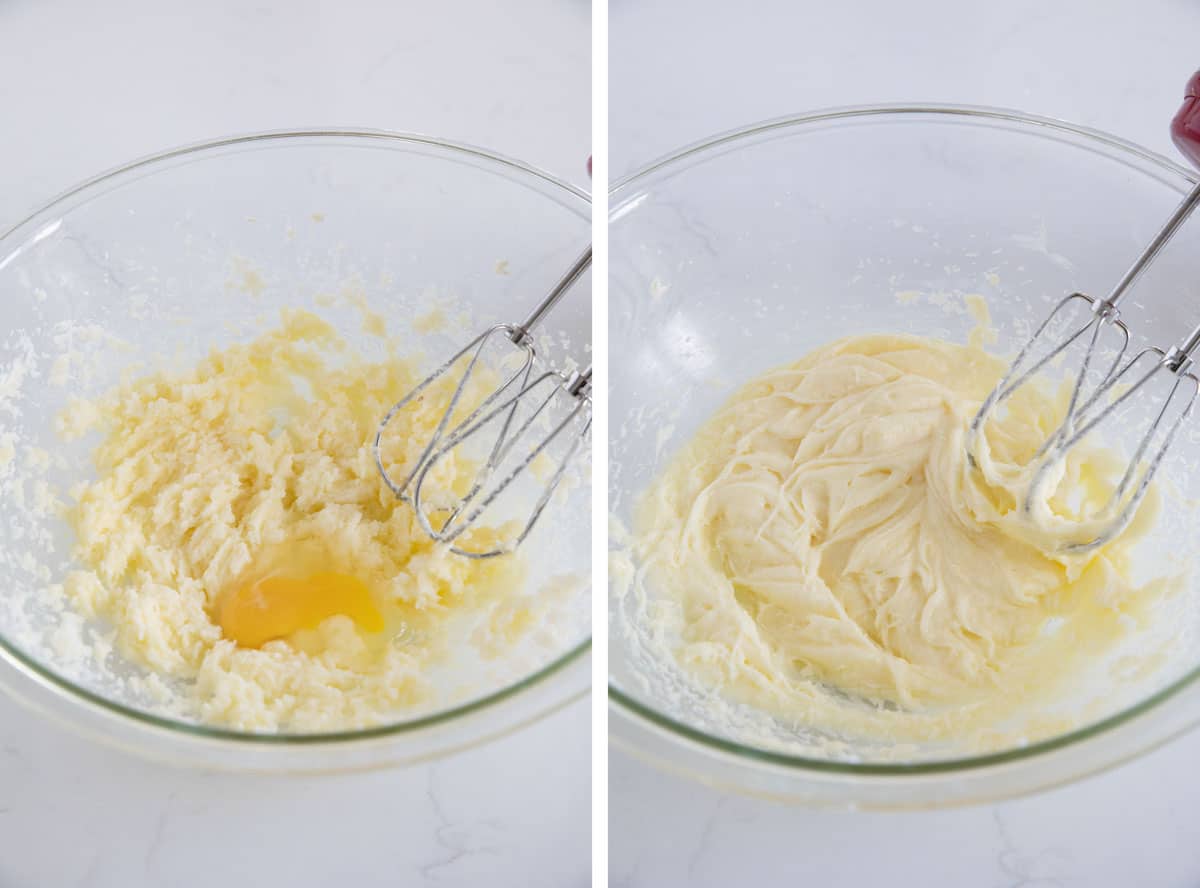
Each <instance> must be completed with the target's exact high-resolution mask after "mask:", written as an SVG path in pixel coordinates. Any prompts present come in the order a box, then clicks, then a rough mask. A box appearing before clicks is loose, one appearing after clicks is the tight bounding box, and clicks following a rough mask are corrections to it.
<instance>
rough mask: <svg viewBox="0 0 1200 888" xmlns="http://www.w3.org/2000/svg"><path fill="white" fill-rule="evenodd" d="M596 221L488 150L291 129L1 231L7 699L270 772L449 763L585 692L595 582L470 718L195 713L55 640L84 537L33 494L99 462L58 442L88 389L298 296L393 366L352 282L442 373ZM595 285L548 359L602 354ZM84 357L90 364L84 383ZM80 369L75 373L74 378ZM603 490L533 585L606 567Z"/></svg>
mask: <svg viewBox="0 0 1200 888" xmlns="http://www.w3.org/2000/svg"><path fill="white" fill-rule="evenodd" d="M590 224H591V220H590V201H589V199H588V196H587V195H586V194H585V193H583V192H581V191H579V190H578V189H576V188H574V187H572V186H570V185H568V184H566V183H564V182H561V181H559V180H557V179H554V178H552V177H551V176H548V175H547V174H545V173H543V172H540V171H538V170H536V169H533V168H531V167H528V166H526V165H524V164H521V163H518V162H515V161H512V160H508V159H506V158H503V157H499V156H496V155H494V154H491V153H488V152H486V151H481V150H479V149H476V148H471V147H467V146H463V145H454V144H449V143H446V142H442V141H439V140H436V139H431V138H427V137H424V136H412V135H400V134H393V133H383V132H344V131H334V132H279V133H265V134H260V135H252V136H245V137H238V138H231V139H225V140H222V141H218V142H211V143H207V144H203V145H196V146H192V147H188V148H182V149H179V150H176V151H171V152H168V153H165V154H161V155H158V156H156V157H151V158H148V159H146V160H141V161H138V162H136V163H132V164H130V165H128V166H125V167H123V168H121V169H119V170H115V171H113V172H111V173H107V174H105V175H102V176H100V177H98V178H96V179H93V180H92V181H90V182H87V183H85V184H83V185H81V186H79V187H78V188H75V189H73V190H71V191H69V192H68V193H66V194H64V195H62V196H61V197H59V198H58V199H56V200H54V201H53V202H52V203H50V204H49V205H48V206H46V207H45V208H44V209H41V210H39V211H38V212H36V213H34V214H33V215H32V216H30V217H29V218H28V219H26V220H25V221H23V222H21V223H20V224H18V225H16V226H15V227H14V228H12V229H11V230H9V231H7V232H6V233H4V234H3V235H2V236H0V321H2V323H3V329H2V330H0V440H2V439H4V438H5V436H8V437H7V440H6V445H7V447H11V448H12V449H11V450H10V451H8V454H9V457H8V458H6V459H4V460H0V463H3V465H0V485H2V489H3V494H0V497H2V498H3V500H4V502H5V508H4V510H3V515H2V516H0V587H2V588H3V589H4V594H3V596H2V597H0V686H3V687H4V688H6V689H7V690H9V691H10V692H11V693H12V694H13V695H14V696H16V697H18V698H20V699H22V700H24V701H26V702H28V703H30V704H32V705H33V706H35V707H36V708H38V709H40V710H42V711H44V712H46V713H48V714H50V715H51V716H54V717H56V718H59V719H62V720H65V721H67V722H69V723H70V724H71V725H73V726H75V727H76V728H79V729H81V730H84V731H87V732H89V733H90V734H93V735H95V736H97V737H100V738H102V739H104V740H106V741H109V742H112V743H115V744H118V745H122V746H127V747H131V748H134V749H137V750H139V751H141V752H143V753H146V754H149V755H152V756H156V757H160V758H165V759H169V760H173V761H179V762H184V763H189V764H194V765H199V766H204V767H218V768H238V769H243V768H246V769H259V770H271V771H294V770H300V771H314V770H349V769H359V768H368V767H372V766H376V765H381V764H385V763H398V762H408V761H416V760H421V759H425V758H430V757H434V756H437V755H441V754H444V753H447V752H449V751H452V750H455V749H458V748H462V747H465V746H469V745H472V744H475V743H478V742H481V741H483V740H485V739H487V738H491V737H494V736H497V735H500V734H503V733H505V732H508V731H511V730H514V729H516V728H518V727H520V726H522V725H524V724H526V723H529V722H531V721H533V720H535V719H537V718H540V717H542V716H544V715H546V714H548V713H550V712H552V711H554V710H556V709H558V708H560V707H562V706H564V705H566V704H567V703H568V702H570V701H572V700H574V699H577V698H579V697H580V696H582V695H583V694H584V693H586V690H587V687H588V683H589V666H588V660H589V657H588V651H589V647H590V626H589V617H588V615H589V613H590V605H589V599H590V589H589V585H590V584H589V582H588V581H587V580H586V579H585V580H584V581H583V582H581V583H579V584H577V586H576V588H575V591H574V592H573V593H572V594H571V596H570V598H571V600H570V601H567V602H566V603H565V607H564V608H563V609H562V611H561V612H560V613H559V614H558V615H557V617H558V619H559V620H560V623H559V624H557V625H556V631H555V632H554V633H543V634H544V635H552V636H553V637H552V640H551V641H549V642H547V641H546V640H545V638H542V639H541V644H540V646H539V647H537V648H536V649H526V647H525V646H519V647H521V649H520V650H514V651H513V652H512V653H511V655H509V654H506V655H505V656H504V662H503V663H502V664H501V666H503V667H504V668H499V669H496V670H495V672H496V674H504V675H505V676H506V677H505V678H503V680H501V679H496V678H492V677H490V676H489V678H488V679H487V681H482V682H481V687H480V688H479V689H478V691H477V692H475V693H473V694H472V695H471V696H469V697H467V698H465V699H461V698H460V700H459V701H458V702H456V703H455V704H454V705H453V706H452V708H446V709H443V710H441V711H425V712H422V713H420V715H419V716H417V717H414V718H409V719H407V720H405V719H399V718H398V720H397V721H395V722H394V723H389V724H386V725H383V726H379V727H373V728H371V729H369V730H361V731H354V732H347V733H339V734H313V735H282V734H268V735H253V734H245V733H239V732H236V731H230V730H225V729H222V728H217V727H212V726H207V725H202V724H193V723H191V722H188V721H184V720H180V719H178V718H175V717H173V716H171V715H170V714H169V713H165V712H164V711H162V710H160V709H159V708H158V707H157V706H156V704H155V703H154V701H153V700H149V699H146V698H143V697H139V696H137V695H134V694H132V693H131V692H130V691H128V690H127V683H125V682H123V681H121V680H120V679H122V678H123V677H127V676H128V675H129V674H130V670H133V669H135V667H132V666H131V665H130V664H128V663H123V662H115V661H113V660H112V658H110V659H109V661H108V664H106V665H105V666H104V667H103V668H98V667H95V666H91V665H88V663H87V662H85V660H86V658H80V657H79V656H77V653H78V652H77V651H73V650H71V649H70V646H69V645H64V644H63V643H62V639H61V638H58V639H57V640H56V632H57V631H58V630H59V629H60V628H61V627H62V626H63V625H64V623H65V622H70V621H73V620H77V619H78V618H77V617H74V616H73V615H72V614H70V613H69V612H68V613H66V614H64V613H63V612H62V611H61V610H60V609H58V608H55V607H52V606H50V605H48V604H47V601H46V599H45V596H44V595H43V593H42V590H43V589H45V588H46V586H47V584H50V583H54V582H57V581H60V580H61V578H62V575H63V573H64V572H65V571H66V570H67V569H68V568H69V567H70V558H69V555H68V554H67V553H69V551H70V545H71V537H70V533H69V530H68V528H67V527H66V525H65V523H64V522H63V521H62V520H61V519H59V518H57V517H55V516H53V515H48V514H46V513H45V510H38V509H37V508H35V506H36V502H35V501H37V500H38V499H39V498H41V499H42V500H43V501H44V498H45V496H44V492H43V493H39V491H44V490H45V489H46V488H47V487H53V488H56V489H57V490H58V491H60V492H61V491H67V490H69V488H70V487H71V486H72V485H73V484H75V483H77V482H78V481H80V480H82V479H84V478H86V477H87V476H88V473H89V472H90V471H91V469H90V466H91V461H90V459H89V456H88V446H89V442H87V441H84V442H80V443H77V444H70V445H68V444H65V443H64V442H63V441H62V440H61V438H60V437H59V435H58V434H57V433H56V432H55V428H54V421H55V417H56V415H57V414H58V413H59V412H60V411H61V409H62V408H63V406H64V405H65V403H66V401H67V399H68V398H69V397H70V396H74V395H83V396H89V395H97V394H100V393H102V392H104V391H106V390H107V389H109V388H110V387H111V386H112V385H113V384H114V383H115V382H117V381H118V380H119V379H120V377H121V374H122V372H123V371H125V370H127V369H128V368H130V367H133V366H135V365H138V364H141V365H143V366H147V365H148V366H150V367H154V366H156V365H158V364H159V363H163V362H171V361H183V362H187V361H194V360H195V359H197V358H199V357H201V356H202V355H204V354H206V353H207V352H208V351H209V350H210V349H211V348H213V347H214V346H221V345H226V344H229V343H231V342H233V341H236V340H239V339H243V338H246V337H251V336H252V335H253V334H254V333H255V331H257V330H260V329H262V327H263V326H264V325H266V326H273V325H274V324H275V323H277V322H278V318H279V310H280V309H281V308H283V307H306V308H309V309H311V310H313V311H315V312H317V313H318V314H321V315H322V316H324V317H325V318H326V319H327V320H329V321H331V322H332V323H333V324H334V325H335V326H336V327H337V328H338V330H339V332H340V333H341V334H342V335H343V336H344V337H345V338H346V339H347V340H348V341H349V342H350V344H351V345H352V346H354V347H355V348H356V349H358V350H359V351H361V352H362V353H364V354H367V355H372V354H374V353H379V356H382V351H381V350H382V348H383V346H382V345H381V343H380V342H379V340H378V339H375V338H371V337H368V336H367V335H366V334H365V332H364V327H365V326H366V325H365V322H364V319H363V318H362V317H361V316H360V314H359V312H358V310H356V309H355V308H354V306H353V304H351V303H352V301H351V300H342V301H340V302H339V301H338V300H336V299H335V300H330V299H329V298H328V296H329V294H337V293H339V292H343V291H344V288H346V287H350V288H351V289H352V290H353V291H354V292H359V293H362V294H364V295H365V297H366V300H367V302H368V303H369V305H370V307H371V309H372V310H373V311H375V312H378V313H379V314H382V315H383V316H384V317H385V318H386V321H387V323H388V332H389V333H390V334H392V335H396V336H399V337H400V338H401V340H402V342H403V344H404V346H406V347H408V346H411V349H412V352H413V353H414V354H419V355H422V356H424V357H425V358H426V359H427V363H429V364H430V365H432V364H433V363H434V362H435V361H436V362H440V360H442V359H443V358H444V357H445V356H447V355H448V354H449V353H451V350H452V347H455V346H457V345H461V344H465V342H466V341H468V340H469V339H470V338H473V336H474V335H475V334H476V333H477V332H478V331H480V330H482V329H484V328H485V327H487V326H490V325H492V324H494V323H497V322H501V321H508V322H514V323H515V322H518V321H520V320H521V319H522V318H523V317H524V316H525V314H526V312H527V311H528V310H529V309H530V308H531V307H532V306H533V305H534V304H535V303H536V302H537V301H538V300H540V298H541V297H542V296H543V295H544V294H545V293H546V292H547V291H548V289H549V288H550V286H552V285H553V284H554V283H555V282H556V281H557V280H558V278H559V276H560V275H561V274H562V273H563V272H564V271H565V270H566V269H567V268H568V267H569V266H570V265H571V263H572V262H573V261H574V259H575V258H576V256H577V255H578V254H579V252H580V250H581V249H582V247H583V246H584V245H586V244H587V243H588V241H589V237H590ZM589 292H590V284H589V283H588V282H587V281H586V280H585V281H584V282H582V283H581V284H578V285H577V287H576V289H575V290H574V291H573V292H572V293H571V294H570V295H569V296H568V297H567V298H566V299H565V300H564V302H563V303H562V304H561V305H560V306H559V307H558V308H557V309H556V311H555V312H554V313H553V314H552V315H551V316H550V318H549V320H548V321H546V322H545V326H544V328H543V329H544V330H545V331H546V332H548V333H549V334H550V336H549V337H548V340H549V341H548V342H547V343H546V344H545V351H543V352H542V356H544V357H545V358H546V359H547V360H548V361H549V362H551V363H561V362H562V361H563V360H564V359H566V358H568V357H570V358H573V359H575V360H576V361H579V362H580V363H587V362H588V354H587V352H588V348H589V345H588V343H590V338H591V336H590V333H591V330H590V327H591V304H590V298H589ZM322 294H324V296H322ZM331 303H332V304H331ZM438 306H442V307H445V308H446V309H447V312H446V313H447V315H448V316H449V317H451V318H456V317H461V316H462V314H463V313H465V315H466V316H467V317H468V318H469V319H468V320H467V321H465V322H459V323H458V324H454V325H452V328H451V329H445V330H442V331H441V332H429V331H428V329H427V327H428V325H421V324H417V325H415V326H414V319H415V318H417V317H418V316H421V315H423V314H424V313H426V312H428V311H430V310H431V309H433V308H435V307H438ZM418 327H420V328H421V329H418ZM97 331H99V332H98V333H97ZM422 331H424V332H422ZM544 338H547V337H544ZM72 354H82V355H83V356H84V358H86V360H85V361H84V363H85V364H86V372H83V371H81V370H80V368H79V366H77V365H72V364H71V363H70V362H71V361H72V360H74V359H73V358H72V357H71V355H72ZM64 355H65V356H66V357H64ZM62 361H67V362H68V363H67V369H73V370H74V371H75V372H74V376H73V377H72V378H70V379H69V380H68V381H67V384H66V385H64V384H63V381H64V380H63V377H62V373H61V372H60V371H61V370H62V369H63V366H62V364H61V362H62ZM56 362H59V363H58V364H56ZM56 377H57V378H56ZM401 394H402V393H400V392H398V393H397V397H399V396H400V395H401ZM7 447H6V449H7ZM31 448H32V449H31ZM30 454H32V456H30ZM38 454H40V462H39V456H38ZM582 474H583V475H585V476H586V472H582ZM588 497H589V491H588V488H587V484H586V483H583V484H581V485H580V486H579V487H578V488H577V489H575V490H574V491H573V492H571V494H570V497H569V499H568V501H567V502H565V503H562V504H560V505H559V506H558V508H556V509H554V510H553V512H548V513H547V515H546V517H545V518H544V519H543V520H542V521H541V523H540V524H539V526H538V528H537V529H536V531H535V533H534V535H533V536H531V537H530V538H529V539H528V540H527V541H526V542H525V544H524V546H523V547H522V552H523V553H525V554H527V555H529V556H530V557H529V558H528V561H529V564H530V567H529V577H528V582H529V583H530V584H541V583H545V582H550V581H553V579H554V578H556V577H561V576H563V575H569V574H575V575H579V576H582V577H587V576H589V572H588V565H589V563H590V558H589V545H590V543H589V537H590V533H589V526H588V519H587V516H588V514H589V510H588V508H587V502H588ZM61 498H63V499H65V494H62V495H61ZM530 588H531V589H533V588H537V586H536V585H531V586H530ZM84 628H85V631H86V630H87V627H84Z"/></svg>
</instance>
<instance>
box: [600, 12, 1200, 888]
mask: <svg viewBox="0 0 1200 888" xmlns="http://www.w3.org/2000/svg"><path fill="white" fill-rule="evenodd" d="M868 7H869V8H868ZM611 8H612V15H611V24H610V29H611V34H610V40H611V53H610V58H611V62H610V65H611V78H610V96H609V100H610V105H611V108H612V111H611V114H610V121H611V122H610V127H611V129H610V143H611V145H612V172H613V175H614V177H619V176H621V175H622V174H625V173H628V172H631V171H633V170H634V169H635V168H636V167H637V166H639V165H641V164H643V163H645V162H646V161H648V160H650V159H652V158H654V157H657V156H659V155H661V154H664V153H666V152H668V151H671V150H673V149H674V148H676V147H678V146H679V145H681V144H684V143H687V142H691V141H695V140H698V139H702V138H704V137H705V136H708V135H710V134H712V133H715V132H719V131H722V130H727V129H730V128H734V127H738V126H741V125H743V124H747V123H752V122H754V121H756V120H760V119H763V118H768V117H778V116H782V115H786V114H789V113H792V112H799V111H806V110H810V109H813V108H819V107H826V106H831V105H846V104H868V103H877V102H912V101H921V100H925V101H938V102H961V103H970V104H989V105H1000V106H1007V107H1013V108H1019V109H1022V110H1025V111H1031V112H1037V113H1041V114H1047V115H1051V116H1055V117H1061V118H1065V119H1067V120H1071V121H1075V122H1078V123H1083V124H1087V125H1090V126H1094V127H1098V128H1101V129H1106V130H1109V131H1111V132H1114V133H1116V134H1118V135H1121V136H1124V137H1126V138H1130V139H1133V140H1136V141H1139V142H1142V143H1144V144H1146V145H1148V146H1150V147H1152V148H1154V149H1156V150H1158V151H1161V152H1163V153H1170V152H1171V147H1170V140H1169V137H1168V135H1167V124H1168V122H1169V120H1170V118H1171V116H1172V115H1173V114H1174V112H1175V110H1176V108H1177V107H1178V104H1179V100H1180V98H1181V96H1182V91H1183V86H1184V84H1185V82H1186V80H1187V78H1188V77H1189V76H1190V75H1191V73H1192V72H1193V71H1194V70H1195V69H1196V68H1200V45H1198V44H1197V39H1196V38H1197V37H1198V36H1200V2H1197V0H1143V2H1136V3H1134V2H1117V0H1055V2H1047V0H1019V2H1004V3H987V4H984V3H980V2H962V0H908V2H904V3H885V2H875V3H871V4H859V3H833V2H824V3H819V4H816V3H798V2H795V0H757V2H754V3H741V4H738V3H729V2H727V0H693V2H689V3H681V2H678V0H674V2H673V0H612V7H611ZM1198 762H1200V734H1194V735H1192V736H1191V737H1188V738H1185V739H1183V740H1180V741H1177V742H1176V743H1174V744H1172V745H1171V746H1169V747H1167V748H1165V749H1163V750H1160V751H1159V752H1157V753H1154V754H1152V755H1150V756H1147V757H1146V758H1144V759H1142V760H1141V761H1139V762H1136V763H1134V764H1132V765H1129V766H1127V767H1125V768H1122V769H1120V770H1118V771H1115V772H1113V773H1111V774H1108V775H1105V776H1101V777H1097V778H1093V779H1091V780H1088V781H1085V782H1083V783H1080V784H1077V785H1075V786H1072V787H1068V788H1066V789H1063V790H1059V791H1056V792H1053V793H1049V794H1045V795H1041V796H1036V797H1033V798H1029V799H1025V800H1021V801H1018V802H1011V803H1007V804H1003V805H997V806H987V807H977V808H970V809H964V810H958V811H945V812H935V813H922V814H863V813H851V812H834V811H813V810H805V809H799V808H789V807H785V806H780V805H776V804H772V803H767V802H760V801H756V800H751V799H744V798H740V797H735V796H723V795H720V794H718V793H716V792H713V791H711V790H708V789H705V788H703V787H700V786H698V785H693V784H690V783H687V782H684V781H682V780H679V779H676V778H673V777H667V776H663V775H660V774H658V773H656V772H654V771H651V770H650V769H648V768H646V767H645V766H643V765H641V764H639V763H636V762H634V761H632V760H630V759H629V758H627V757H625V756H623V755H620V754H614V755H613V756H612V760H611V764H610V768H611V771H610V783H611V793H610V803H609V804H610V811H609V814H610V816H609V830H610V834H609V838H610V845H611V854H610V867H611V869H610V875H611V877H612V879H611V881H612V884H614V885H620V886H626V888H667V886H684V885H687V886H698V888H700V886H728V885H745V886H755V888H772V886H776V885H780V886H795V885H821V886H823V885H839V886H847V888H858V886H875V885H889V886H897V888H909V886H912V888H924V886H933V885H937V886H941V885H946V886H984V888H993V886H994V888H1002V886H1003V888H1017V886H1021V888H1051V886H1072V888H1075V886H1078V888H1083V886H1086V888H1110V886H1111V888H1125V886H1133V885H1138V886H1141V888H1168V886H1171V888H1175V886H1178V888H1183V886H1196V885H1200V843H1198V842H1197V838H1198V837H1200V825H1198V823H1200V821H1198V819H1197V811H1198V809H1200V769H1198V768H1197V763H1198Z"/></svg>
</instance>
